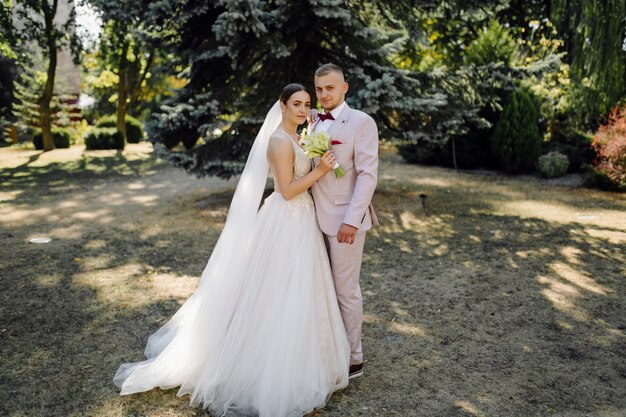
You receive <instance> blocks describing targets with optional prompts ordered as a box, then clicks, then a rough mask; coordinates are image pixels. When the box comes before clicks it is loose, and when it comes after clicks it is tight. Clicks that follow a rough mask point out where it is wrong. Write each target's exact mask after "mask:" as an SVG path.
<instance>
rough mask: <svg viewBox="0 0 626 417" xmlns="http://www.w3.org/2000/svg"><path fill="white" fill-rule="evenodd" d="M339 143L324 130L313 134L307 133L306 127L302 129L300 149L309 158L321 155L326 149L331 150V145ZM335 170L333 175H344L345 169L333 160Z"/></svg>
mask: <svg viewBox="0 0 626 417" xmlns="http://www.w3.org/2000/svg"><path fill="white" fill-rule="evenodd" d="M339 144H341V142H340V141H338V140H331V138H330V136H329V135H328V133H326V132H317V133H315V134H313V135H310V134H308V132H307V130H306V128H304V130H303V131H302V150H303V151H304V153H305V154H306V156H308V157H309V158H313V157H316V156H322V155H324V154H325V153H326V152H327V151H329V150H331V145H339ZM333 169H334V170H335V177H336V178H341V177H343V176H344V175H346V170H345V169H344V168H343V167H342V166H341V165H339V163H338V162H335V166H333Z"/></svg>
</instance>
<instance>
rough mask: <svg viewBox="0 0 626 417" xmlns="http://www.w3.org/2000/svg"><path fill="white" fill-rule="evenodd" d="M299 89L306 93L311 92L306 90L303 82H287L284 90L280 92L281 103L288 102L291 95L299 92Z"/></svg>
mask: <svg viewBox="0 0 626 417" xmlns="http://www.w3.org/2000/svg"><path fill="white" fill-rule="evenodd" d="M298 91H304V92H305V93H307V94H309V92H308V91H306V87H305V86H303V85H302V84H298V83H292V84H287V85H286V86H285V88H283V92H282V93H280V101H281V103H284V104H287V101H288V100H289V97H291V96H292V95H293V94H294V93H297V92H298Z"/></svg>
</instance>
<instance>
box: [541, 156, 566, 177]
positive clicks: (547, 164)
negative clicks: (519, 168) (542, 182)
mask: <svg viewBox="0 0 626 417" xmlns="http://www.w3.org/2000/svg"><path fill="white" fill-rule="evenodd" d="M568 166H569V160H568V159H567V156H565V155H563V154H562V153H559V152H550V153H548V154H545V155H543V156H540V157H539V163H538V168H539V172H540V173H541V175H542V176H544V177H546V178H556V177H562V176H563V175H565V173H566V172H567V167H568Z"/></svg>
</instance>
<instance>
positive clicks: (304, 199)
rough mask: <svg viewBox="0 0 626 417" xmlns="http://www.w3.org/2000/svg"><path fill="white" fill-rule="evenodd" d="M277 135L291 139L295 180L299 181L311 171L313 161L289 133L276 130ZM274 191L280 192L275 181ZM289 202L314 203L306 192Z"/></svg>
mask: <svg viewBox="0 0 626 417" xmlns="http://www.w3.org/2000/svg"><path fill="white" fill-rule="evenodd" d="M276 133H280V134H281V135H283V136H285V137H286V138H287V139H289V143H291V144H292V146H293V151H294V154H295V157H294V160H293V177H294V179H299V178H302V177H304V176H305V175H306V174H308V173H309V172H310V171H311V160H310V159H309V158H308V157H307V156H306V154H305V153H304V151H303V150H302V148H301V147H300V146H299V145H298V144H297V143H296V142H294V140H293V139H292V138H291V136H290V135H289V134H288V133H287V132H285V131H284V130H282V129H280V128H278V129H276ZM274 191H276V192H280V190H279V187H278V183H277V182H276V181H274ZM289 202H291V203H296V204H297V203H303V204H307V205H308V204H312V203H313V199H312V198H311V195H310V194H309V192H308V191H305V192H303V193H300V194H299V195H298V196H296V197H294V198H292V199H291V200H289Z"/></svg>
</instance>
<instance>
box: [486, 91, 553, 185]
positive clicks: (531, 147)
mask: <svg viewBox="0 0 626 417" xmlns="http://www.w3.org/2000/svg"><path fill="white" fill-rule="evenodd" d="M538 118H539V106H538V103H537V102H536V101H535V100H534V99H533V97H532V96H531V94H530V93H529V92H528V91H527V90H525V89H518V90H516V91H514V92H513V95H512V96H511V101H510V102H509V104H508V105H507V106H506V107H505V108H504V111H503V112H502V115H501V116H500V120H498V123H497V124H496V128H495V130H494V134H493V137H492V142H491V145H492V149H493V154H494V155H495V156H496V158H498V160H499V161H500V164H501V166H502V167H503V168H504V169H505V170H506V171H508V172H511V173H520V172H527V171H531V170H533V169H534V168H535V164H536V162H537V158H538V157H539V153H540V152H541V143H542V138H541V133H540V132H539V126H538V125H537V120H538Z"/></svg>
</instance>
